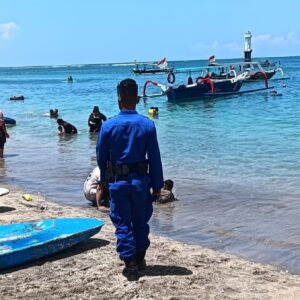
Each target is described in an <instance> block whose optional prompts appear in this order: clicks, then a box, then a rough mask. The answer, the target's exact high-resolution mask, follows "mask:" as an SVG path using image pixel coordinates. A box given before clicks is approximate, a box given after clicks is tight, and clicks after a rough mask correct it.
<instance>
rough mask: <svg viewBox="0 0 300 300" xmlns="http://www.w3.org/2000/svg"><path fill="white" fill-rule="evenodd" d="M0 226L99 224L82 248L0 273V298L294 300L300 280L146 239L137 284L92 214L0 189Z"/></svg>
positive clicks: (109, 233)
mask: <svg viewBox="0 0 300 300" xmlns="http://www.w3.org/2000/svg"><path fill="white" fill-rule="evenodd" d="M2 187H6V188H9V189H10V193H9V194H7V195H4V196H1V197H0V212H1V213H0V224H9V223H14V222H27V221H38V220H41V219H47V218H64V217H92V218H100V219H103V220H104V221H105V225H104V226H103V228H102V229H101V231H100V233H98V234H97V235H95V236H94V237H93V238H91V239H90V240H88V241H87V242H82V243H80V244H78V245H76V246H74V247H72V248H70V249H67V250H65V251H63V252H60V253H57V254H55V255H53V256H50V257H46V258H43V259H40V260H38V261H36V262H32V263H29V264H26V265H23V266H20V267H17V268H13V269H8V270H3V271H2V272H0V294H1V295H2V297H3V299H27V298H28V299H29V298H30V299H62V298H66V299H297V298H299V296H300V276H297V275H291V274H289V273H287V272H285V271H283V270H280V269H278V268H277V267H273V266H270V265H266V264H261V263H256V262H250V261H247V260H244V259H242V258H239V257H237V256H234V255H230V254H224V253H221V252H217V251H214V250H211V249H207V248H204V247H201V246H198V245H197V246H194V245H188V244H184V243H181V242H177V241H175V240H171V239H169V238H165V237H161V236H157V235H154V234H151V236H150V239H151V246H150V248H149V250H148V252H147V257H146V258H147V263H148V269H147V271H146V272H145V273H141V277H140V278H139V279H138V280H137V281H128V280H127V278H125V277H124V276H123V275H122V270H123V264H122V262H121V261H120V260H119V258H118V256H117V253H116V251H115V236H114V227H113V225H112V224H111V222H110V220H109V217H108V215H107V214H102V213H100V212H98V211H97V210H96V209H92V208H84V207H78V206H76V207H73V206H67V205H61V204H58V203H57V202H56V203H54V202H49V201H47V199H45V197H44V196H43V195H33V201H25V200H23V199H22V194H24V191H23V190H22V189H20V188H18V187H15V186H2Z"/></svg>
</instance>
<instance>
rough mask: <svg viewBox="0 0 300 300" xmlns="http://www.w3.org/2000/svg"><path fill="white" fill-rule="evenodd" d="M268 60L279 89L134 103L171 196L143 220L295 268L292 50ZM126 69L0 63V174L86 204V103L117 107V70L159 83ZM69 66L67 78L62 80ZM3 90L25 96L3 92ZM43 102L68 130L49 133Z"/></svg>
mask: <svg viewBox="0 0 300 300" xmlns="http://www.w3.org/2000/svg"><path fill="white" fill-rule="evenodd" d="M274 60H280V62H281V65H282V66H283V68H284V70H285V72H286V73H287V74H288V75H289V76H290V80H288V81H285V82H284V83H286V84H287V86H286V87H283V86H282V84H283V82H282V81H274V82H273V84H272V85H275V88H276V90H277V91H278V92H281V93H282V94H283V95H282V96H281V97H271V96H270V92H265V91H263V92H258V93H255V94H246V95H242V96H239V97H237V96H235V97H227V98H223V99H218V100H206V101H194V102H186V103H178V104H174V103H169V102H167V100H166V98H153V99H149V100H148V101H147V102H146V103H144V102H142V101H141V103H140V104H139V105H138V107H137V110H138V112H139V113H141V114H144V115H147V111H148V109H149V107H150V106H157V107H158V108H159V117H158V118H157V119H155V123H156V126H157V131H158V137H159V142H160V147H161V155H162V159H163V166H164V174H165V178H171V179H173V180H174V182H175V189H176V191H175V193H176V195H177V197H178V198H179V199H180V201H177V202H175V203H172V204H170V205H165V206H156V208H155V212H154V216H153V218H152V221H151V223H152V229H153V230H154V231H155V232H157V233H160V234H162V235H167V236H170V237H173V238H175V239H178V240H181V241H185V242H190V243H196V244H201V245H205V246H208V247H211V248H214V249H219V250H221V251H226V252H230V253H236V254H238V255H240V256H243V257H247V258H250V259H253V260H258V261H262V262H268V263H272V264H276V265H279V266H281V267H285V268H288V270H289V271H291V272H295V273H299V274H300V222H299V217H298V216H299V214H300V196H299V195H300V150H299V149H300V93H299V87H300V79H299V71H300V57H294V58H278V59H274ZM204 63H205V62H204V61H203V62H199V61H186V62H174V63H173V65H175V67H195V66H199V65H200V64H204ZM131 68H132V66H126V65H76V66H51V67H23V68H0V109H1V110H2V111H3V112H4V114H5V115H6V116H8V117H12V118H15V119H16V120H17V126H15V127H11V128H9V129H8V130H9V133H10V135H11V138H10V139H9V140H8V142H7V144H6V147H5V159H4V160H3V161H1V162H0V180H1V181H2V182H5V183H10V184H16V185H20V186H22V187H23V188H25V189H26V190H27V191H28V192H31V193H36V192H40V193H42V194H44V195H46V196H47V197H48V198H49V199H52V200H56V201H59V202H62V203H68V204H72V205H85V206H86V205H87V201H86V200H85V199H84V196H83V193H82V187H83V182H84V180H85V178H86V176H87V175H88V174H89V172H90V171H91V170H92V169H93V168H94V166H95V165H96V161H95V145H96V139H97V136H91V135H90V134H89V133H88V126H87V119H88V116H89V114H90V112H91V110H92V108H93V106H94V105H98V106H99V107H100V110H101V111H102V112H103V113H104V114H105V115H106V116H108V117H110V116H113V115H115V114H116V113H118V108H117V104H116V85H117V83H118V82H119V81H120V80H122V79H124V78H127V77H132V78H135V79H136V80H137V81H138V83H139V84H140V90H141V87H142V84H143V83H144V82H145V80H147V79H154V80H156V81H159V82H162V83H165V81H166V78H165V76H163V75H158V76H151V75H150V76H145V77H141V76H140V77H136V76H134V75H133V74H132V73H131V71H130V70H131ZM70 74H71V75H72V76H73V78H74V79H75V81H74V83H72V84H69V83H67V82H66V81H65V80H66V78H67V76H68V75H70ZM177 77H179V78H178V80H179V81H180V80H184V79H185V77H184V75H179V76H177ZM270 84H271V82H270ZM262 85H263V84H262V83H260V84H259V86H262ZM256 86H257V84H247V85H244V87H243V88H245V89H246V88H252V87H256ZM12 95H24V96H25V100H24V101H10V100H9V97H10V96H12ZM50 108H58V109H59V114H60V117H62V118H63V119H65V120H67V121H69V122H71V123H72V124H74V125H75V126H76V127H77V129H78V131H79V134H78V135H77V136H72V137H66V138H64V137H58V136H57V124H56V122H55V120H53V119H50V118H49V117H47V116H44V114H45V113H47V112H49V109H50Z"/></svg>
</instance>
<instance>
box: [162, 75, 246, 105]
mask: <svg viewBox="0 0 300 300" xmlns="http://www.w3.org/2000/svg"><path fill="white" fill-rule="evenodd" d="M241 86H242V81H236V82H234V83H232V82H231V80H224V81H220V82H215V83H214V93H216V94H218V93H232V92H238V91H239V90H240V88H241ZM166 95H167V97H168V100H169V101H178V100H197V99H201V98H203V97H207V96H209V95H210V96H213V95H214V94H211V86H210V84H208V83H204V84H197V85H193V86H186V85H180V86H178V87H171V88H170V89H168V90H167V91H166Z"/></svg>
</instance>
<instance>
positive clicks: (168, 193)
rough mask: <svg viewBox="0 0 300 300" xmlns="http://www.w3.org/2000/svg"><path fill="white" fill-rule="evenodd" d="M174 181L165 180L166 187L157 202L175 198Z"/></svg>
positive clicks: (165, 201)
mask: <svg viewBox="0 0 300 300" xmlns="http://www.w3.org/2000/svg"><path fill="white" fill-rule="evenodd" d="M173 186H174V182H173V180H171V179H168V180H165V181H164V187H163V189H162V190H161V192H160V196H159V197H158V199H157V200H156V202H157V203H168V202H172V201H174V200H175V196H174V194H173V192H172V189H173Z"/></svg>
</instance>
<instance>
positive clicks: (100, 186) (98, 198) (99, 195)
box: [96, 182, 104, 208]
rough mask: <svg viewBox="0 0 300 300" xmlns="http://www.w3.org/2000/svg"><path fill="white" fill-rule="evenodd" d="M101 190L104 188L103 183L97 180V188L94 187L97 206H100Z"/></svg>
mask: <svg viewBox="0 0 300 300" xmlns="http://www.w3.org/2000/svg"><path fill="white" fill-rule="evenodd" d="M103 190H104V184H103V183H101V182H99V183H98V184H97V189H96V203H97V207H98V208H99V207H100V206H101V199H102V196H103Z"/></svg>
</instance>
